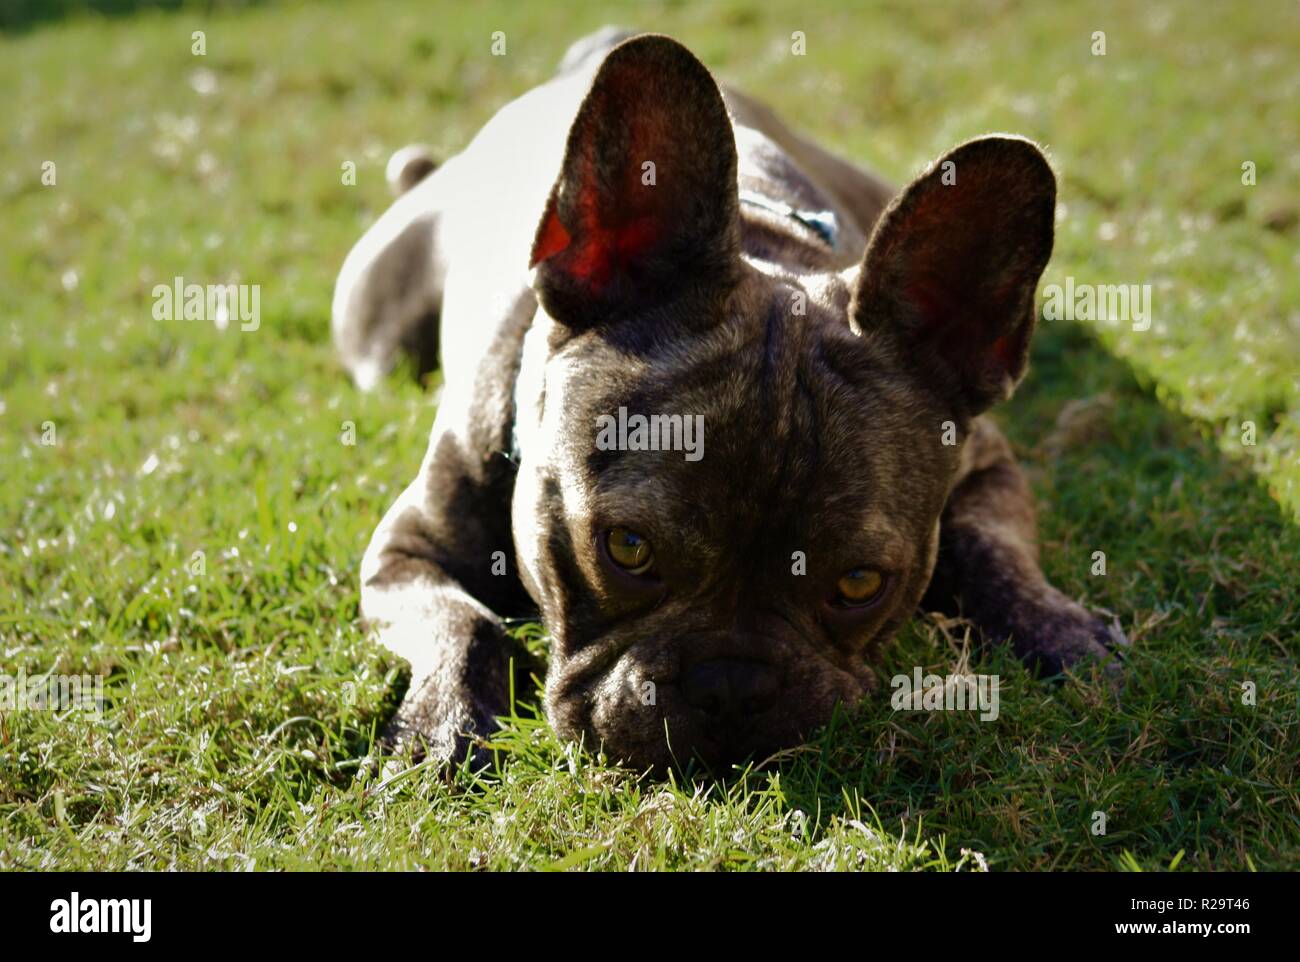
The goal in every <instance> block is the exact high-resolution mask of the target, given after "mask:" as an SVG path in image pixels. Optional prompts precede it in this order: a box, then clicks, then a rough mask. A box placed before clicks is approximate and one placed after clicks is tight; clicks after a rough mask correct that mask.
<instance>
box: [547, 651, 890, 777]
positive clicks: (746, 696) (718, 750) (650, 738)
mask: <svg viewBox="0 0 1300 962" xmlns="http://www.w3.org/2000/svg"><path fill="white" fill-rule="evenodd" d="M692 642H699V639H698V638H693V637H688V638H679V639H674V640H673V641H672V642H671V643H663V642H657V641H648V640H643V641H640V642H637V643H635V644H632V645H631V646H628V647H626V648H625V649H624V650H622V651H621V653H611V651H610V649H609V647H607V646H606V645H604V644H602V643H597V645H596V646H595V647H596V649H597V651H598V654H593V653H592V652H591V650H588V651H587V652H586V653H585V654H584V655H581V656H579V657H577V658H574V659H571V660H569V661H567V662H559V663H553V664H552V665H551V668H550V671H549V672H548V678H547V695H546V709H547V715H548V717H549V718H550V721H551V724H552V726H553V727H554V728H555V730H556V731H557V732H558V733H559V734H560V735H561V737H565V738H569V739H573V740H579V739H580V740H582V741H583V743H584V744H585V745H586V746H587V747H588V748H589V749H592V750H594V751H601V752H603V753H604V754H605V756H606V757H607V758H608V759H609V760H610V761H613V762H618V763H621V764H624V765H626V766H628V767H631V768H634V769H637V770H650V771H652V772H654V773H655V774H657V775H663V774H665V773H666V772H667V771H668V770H670V769H671V770H677V771H684V770H687V769H690V768H692V767H699V766H703V767H705V768H706V769H709V770H712V771H714V772H718V771H719V770H720V769H721V768H725V767H726V766H729V765H732V764H737V763H743V762H746V761H752V762H762V761H764V760H765V759H767V758H768V757H769V756H770V755H772V754H773V753H775V752H778V751H780V750H781V749H785V748H790V747H794V746H796V745H798V744H800V743H801V742H802V741H803V740H804V739H805V738H806V737H807V736H809V735H810V734H812V733H813V732H814V731H815V730H816V729H817V728H819V727H821V726H822V725H824V724H826V722H828V721H829V720H830V718H831V716H832V714H833V712H834V710H835V707H836V706H837V705H841V706H843V707H844V708H845V709H849V710H851V709H853V708H854V707H856V706H857V704H858V703H859V702H860V701H861V700H862V698H863V697H865V696H866V695H868V694H869V693H870V692H871V691H872V690H874V687H875V683H874V676H873V675H872V672H871V670H870V668H869V667H868V666H867V664H866V663H865V661H863V662H862V663H861V664H860V666H856V667H857V668H858V670H856V671H854V670H847V669H846V667H845V666H843V665H840V664H839V663H838V661H834V662H833V661H831V660H830V659H828V658H826V657H824V656H822V655H820V654H810V653H809V652H805V651H796V650H794V649H795V647H799V648H802V646H794V645H792V644H791V643H790V642H789V641H788V640H783V639H775V638H763V639H746V641H745V644H744V645H743V646H738V645H725V646H720V645H717V644H714V645H712V646H708V645H704V646H702V645H700V644H698V643H697V644H692ZM602 649H603V650H602ZM615 650H617V648H616V646H615Z"/></svg>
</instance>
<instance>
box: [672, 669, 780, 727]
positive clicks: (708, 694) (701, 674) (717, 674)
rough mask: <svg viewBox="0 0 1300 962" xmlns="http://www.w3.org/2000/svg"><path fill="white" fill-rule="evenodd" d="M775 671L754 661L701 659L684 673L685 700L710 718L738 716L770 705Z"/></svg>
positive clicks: (775, 687) (773, 690)
mask: <svg viewBox="0 0 1300 962" xmlns="http://www.w3.org/2000/svg"><path fill="white" fill-rule="evenodd" d="M777 687H778V683H777V676H776V672H775V671H773V670H772V669H771V668H768V667H767V666H766V665H762V664H759V663H758V662H756V661H738V660H733V659H726V658H722V659H718V660H716V661H703V662H700V663H699V664H698V665H695V666H694V667H693V668H691V669H690V670H689V671H688V672H687V673H686V684H685V692H686V701H687V702H688V703H689V704H690V705H691V707H693V708H696V709H698V710H699V711H700V712H702V713H704V714H705V715H707V716H709V717H710V718H715V719H716V718H730V719H734V720H737V721H739V720H742V719H744V718H747V717H752V716H754V715H760V714H762V713H763V712H765V711H767V709H769V708H771V707H772V705H773V703H774V702H775V701H776V694H777Z"/></svg>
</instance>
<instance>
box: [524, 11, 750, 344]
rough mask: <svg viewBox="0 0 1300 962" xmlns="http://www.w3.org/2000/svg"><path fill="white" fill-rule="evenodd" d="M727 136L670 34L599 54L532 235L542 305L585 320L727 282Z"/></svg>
mask: <svg viewBox="0 0 1300 962" xmlns="http://www.w3.org/2000/svg"><path fill="white" fill-rule="evenodd" d="M737 206H738V201H737V194H736V141H735V134H734V133H733V132H732V128H731V121H730V119H729V118H728V116H727V109H726V107H725V105H724V104H723V102H722V95H721V94H720V93H719V91H718V87H717V84H716V83H714V81H713V78H712V77H711V76H710V75H709V72H708V70H706V69H705V68H704V65H703V64H701V63H700V62H699V61H698V60H696V59H695V57H694V55H692V54H691V52H690V51H688V50H687V49H686V48H685V47H683V46H682V45H681V44H679V43H677V42H676V41H674V40H670V39H669V38H668V37H663V36H658V35H654V34H643V35H641V36H638V37H634V38H632V39H630V40H627V41H625V42H624V43H622V44H620V45H619V46H617V47H615V48H614V49H613V50H612V51H611V52H610V53H609V55H608V56H607V57H606V58H605V60H604V62H603V64H602V65H601V67H600V69H599V71H598V72H597V73H596V76H595V79H594V80H593V81H592V84H591V89H590V90H589V91H588V93H587V96H586V99H585V100H583V102H582V106H581V107H580V108H579V110H578V114H577V118H576V119H575V120H574V122H573V126H572V128H571V129H570V131H569V140H568V144H567V147H566V148H565V152H564V162H563V166H562V168H561V172H560V177H559V179H558V180H557V181H556V184H555V187H554V188H553V189H552V190H551V196H550V200H549V201H548V202H547V205H546V212H545V214H544V215H543V217H542V221H541V223H540V225H539V226H538V228H537V235H536V238H535V239H534V241H533V251H532V260H531V266H534V267H535V268H536V273H535V274H534V278H533V289H534V290H535V291H536V293H537V295H538V298H539V299H540V300H541V303H542V306H543V307H544V308H545V309H546V312H547V313H548V314H550V315H551V316H552V317H554V318H555V319H557V320H559V321H562V322H564V323H565V324H567V325H569V326H571V327H575V328H584V327H589V326H591V325H592V324H595V323H596V322H597V321H601V320H611V319H615V318H617V317H618V316H619V315H621V314H627V313H630V312H632V311H634V310H638V309H645V308H647V307H650V306H653V304H654V303H662V302H664V301H667V300H670V299H672V298H673V297H674V296H676V295H677V294H679V293H681V292H682V291H683V290H685V289H686V288H688V287H689V286H691V285H697V284H700V283H726V282H727V281H728V280H729V279H730V277H731V276H732V274H733V273H734V271H735V268H736V265H737V262H738V253H737V251H738V244H739V240H738V238H739V218H738V214H737Z"/></svg>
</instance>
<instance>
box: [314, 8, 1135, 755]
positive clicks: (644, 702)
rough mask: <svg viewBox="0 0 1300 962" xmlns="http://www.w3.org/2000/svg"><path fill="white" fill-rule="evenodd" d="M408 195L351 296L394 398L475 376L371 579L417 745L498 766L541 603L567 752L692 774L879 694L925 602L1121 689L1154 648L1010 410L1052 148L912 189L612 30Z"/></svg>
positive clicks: (347, 329) (413, 157)
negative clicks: (1018, 453)
mask: <svg viewBox="0 0 1300 962" xmlns="http://www.w3.org/2000/svg"><path fill="white" fill-rule="evenodd" d="M389 178H390V180H391V182H392V183H393V185H394V187H395V188H396V189H397V190H398V191H399V192H400V197H398V199H397V200H396V201H395V202H394V203H393V205H392V206H391V207H390V208H389V209H388V211H387V212H386V213H384V214H383V215H382V217H380V219H379V220H378V221H377V222H376V223H375V224H374V226H373V227H372V228H371V229H370V230H369V231H368V232H367V233H366V234H365V235H364V236H363V237H362V239H361V240H360V241H359V242H358V243H357V245H356V247H355V248H354V249H353V250H352V251H351V253H349V255H348V256H347V259H346V261H345V263H344V265H343V268H342V270H341V273H340V275H339V279H338V284H337V289H336V293H335V299H334V312H333V333H334V338H335V342H336V345H337V348H338V351H339V354H340V356H341V358H342V360H343V363H344V365H345V366H346V368H347V369H348V371H349V372H350V373H351V375H352V377H353V378H354V380H355V381H356V383H357V384H358V386H360V387H362V388H368V387H371V386H373V385H374V384H375V383H377V382H378V381H379V380H380V379H381V378H382V377H383V376H384V375H385V374H386V373H387V372H388V371H389V370H391V369H392V367H393V366H394V365H395V364H396V363H397V361H398V359H399V358H400V357H401V356H403V355H409V357H410V358H411V359H412V362H413V364H414V366H415V368H416V370H417V371H418V372H419V373H421V374H424V373H427V372H428V371H429V370H431V369H432V368H433V366H434V365H435V364H438V363H440V365H441V369H442V373H443V387H442V395H441V400H440V403H439V405H438V409H437V415H436V419H435V422H434V425H433V429H432V434H431V437H430V440H429V446H428V450H427V453H426V454H425V456H424V460H423V463H422V464H421V466H420V469H419V473H418V474H417V475H416V477H415V479H414V481H412V482H411V484H410V485H409V487H407V488H406V489H405V490H404V491H403V493H402V494H401V495H400V497H398V498H397V500H396V502H395V503H394V504H393V505H392V507H391V508H390V510H389V511H388V512H387V514H386V515H385V516H384V518H383V520H382V521H381V523H380V524H379V526H378V528H377V530H376V531H375V533H374V536H373V539H372V540H371V542H370V545H369V547H368V549H367V550H366V552H365V557H364V559H363V561H362V564H361V582H362V588H361V611H362V615H363V617H364V618H365V619H366V621H367V622H368V623H370V624H372V625H374V626H375V628H376V630H377V633H378V637H379V639H380V640H381V642H382V643H383V644H384V645H385V646H386V647H388V648H389V649H391V650H392V651H393V652H394V653H396V654H397V655H399V656H401V657H402V658H404V659H406V660H407V661H408V662H409V663H410V666H411V672H412V674H411V681H410V686H409V689H408V691H407V693H406V695H405V698H404V700H403V701H402V703H401V705H400V707H399V708H398V709H397V712H396V714H395V715H394V717H393V718H392V720H391V721H390V722H389V724H388V727H387V728H386V730H385V732H384V738H385V741H386V744H387V745H388V746H390V747H392V748H395V749H397V748H403V747H409V748H410V749H411V750H412V751H414V752H416V753H417V754H418V755H421V756H426V757H433V758H439V759H445V760H448V761H452V762H458V761H463V760H464V759H465V758H466V756H467V755H468V756H470V758H471V760H472V761H474V762H475V763H477V764H482V763H485V762H486V760H487V759H486V756H485V753H484V748H483V745H484V739H485V736H487V735H489V734H490V733H491V732H492V731H493V730H494V729H495V728H496V727H497V724H498V722H497V718H498V717H499V716H501V715H505V714H507V713H508V712H509V709H510V697H511V692H512V690H514V691H529V690H531V688H529V687H527V686H528V684H529V682H528V676H529V674H530V673H532V672H538V673H540V672H541V671H542V667H541V666H540V665H537V664H535V663H534V662H533V660H532V659H531V658H530V656H529V654H528V652H527V651H526V650H525V649H524V647H523V646H522V645H521V644H520V643H519V642H518V641H517V640H516V639H515V638H514V636H513V635H512V634H511V633H510V632H509V631H508V630H507V619H509V618H536V617H537V616H539V615H540V618H541V620H542V622H543V623H544V625H545V628H546V630H547V634H548V636H549V647H548V658H549V665H548V666H546V668H545V697H544V707H545V711H546V715H547V718H548V719H549V721H550V723H551V725H552V726H553V728H554V729H555V731H556V732H557V733H558V734H559V735H561V736H562V737H564V738H567V739H573V740H581V741H583V742H584V743H585V744H586V745H587V746H588V747H590V748H592V749H599V750H603V751H604V752H605V753H606V756H607V757H608V758H609V759H611V760H614V761H618V762H620V763H623V764H626V765H629V766H633V767H635V768H637V769H640V770H646V771H654V772H658V773H663V772H666V771H667V770H669V769H670V768H678V769H680V768H681V767H682V766H684V765H686V764H687V763H688V762H698V763H702V764H703V765H705V766H709V767H712V766H717V765H725V764H728V763H734V762H736V761H739V760H743V759H746V758H752V759H759V760H761V759H762V758H764V757H765V756H766V755H767V754H768V753H771V752H774V751H777V750H779V749H781V748H783V747H788V746H792V745H796V744H798V743H800V741H801V740H803V739H806V738H807V737H808V735H809V733H811V732H812V731H813V730H815V729H816V728H818V727H819V726H821V725H823V724H825V723H826V722H827V721H828V720H829V719H830V717H831V715H832V712H833V710H834V709H835V707H836V706H837V705H840V706H844V707H845V708H846V709H848V710H852V709H853V708H854V706H856V705H860V704H861V703H862V702H863V700H864V699H867V698H869V697H870V696H872V694H873V693H874V692H876V691H877V690H878V683H877V681H876V678H875V675H874V673H873V667H872V666H873V664H876V663H878V654H879V652H880V651H881V648H882V646H883V645H884V644H885V643H886V642H887V641H888V640H889V639H890V638H891V636H892V635H893V634H894V633H895V632H896V630H897V629H898V628H899V626H900V625H901V624H902V623H903V622H905V621H906V620H907V619H908V618H909V617H911V616H912V614H913V613H914V612H916V611H917V609H918V606H921V607H923V608H924V609H925V610H946V611H955V612H959V613H960V614H961V615H962V616H964V617H965V618H967V619H969V620H970V621H971V622H973V624H974V625H975V626H977V627H978V629H979V631H980V633H981V635H982V637H983V638H984V639H986V640H987V641H988V642H990V643H1007V644H1010V645H1011V646H1012V648H1013V649H1014V651H1015V653H1016V654H1017V655H1018V656H1019V657H1020V658H1022V659H1024V660H1025V661H1026V662H1028V663H1029V664H1031V665H1032V666H1033V667H1034V668H1036V669H1037V670H1039V671H1040V672H1042V673H1047V674H1055V673H1059V672H1061V671H1062V670H1064V669H1066V668H1068V667H1069V666H1072V665H1075V664H1077V663H1079V662H1081V661H1083V660H1085V659H1096V660H1098V661H1100V662H1102V663H1103V666H1104V670H1105V671H1106V672H1111V673H1113V672H1115V671H1117V668H1118V660H1117V658H1116V655H1117V653H1118V650H1119V649H1120V648H1121V647H1122V646H1123V645H1125V644H1127V642H1126V639H1124V637H1123V635H1122V633H1121V632H1120V631H1119V630H1118V627H1117V626H1112V625H1110V624H1108V623H1107V622H1106V621H1104V620H1103V619H1101V618H1099V617H1098V616H1096V615H1094V614H1092V613H1090V612H1089V611H1087V610H1086V609H1085V608H1083V607H1082V606H1081V605H1079V604H1078V603H1076V602H1075V601H1073V600H1071V599H1070V598H1068V597H1066V596H1064V595H1063V594H1062V593H1061V592H1060V591H1058V590H1057V589H1055V588H1053V587H1052V586H1051V585H1049V584H1048V583H1047V581H1046V580H1045V578H1044V576H1043V574H1042V572H1041V571H1040V570H1039V567H1038V563H1037V558H1036V547H1035V534H1034V526H1035V522H1034V506H1033V502H1032V497H1031V494H1030V491H1029V488H1028V485H1027V484H1026V481H1025V479H1024V477H1023V475H1022V474H1021V471H1020V469H1019V468H1018V467H1017V464H1016V461H1015V458H1014V456H1013V453H1012V451H1011V449H1010V447H1009V445H1008V443H1007V441H1006V440H1005V439H1004V438H1003V436H1002V435H1001V434H1000V433H999V432H998V430H997V428H996V427H995V426H994V425H993V424H992V423H991V422H990V421H989V420H987V419H986V418H985V417H983V416H982V415H983V412H985V411H986V410H987V409H988V408H989V407H991V406H992V405H994V404H996V403H997V402H999V401H1002V400H1004V399H1005V398H1007V397H1008V396H1009V395H1010V394H1011V391H1012V389H1013V387H1014V386H1015V385H1016V383H1017V382H1018V381H1019V380H1020V379H1021V377H1022V376H1023V374H1024V372H1025V368H1026V364H1027V359H1028V354H1029V344H1030V337H1031V335H1032V333H1033V330H1034V326H1035V322H1036V314H1037V312H1036V289H1037V284H1038V280H1039V277H1040V275H1041V274H1042V272H1043V269H1044V267H1045V266H1046V264H1047V262H1048V258H1049V256H1050V254H1051V249H1052V241H1053V221H1054V217H1055V208H1056V203H1055V198H1056V181H1055V177H1054V174H1053V172H1052V168H1051V166H1050V165H1049V163H1048V161H1047V160H1046V159H1045V157H1044V155H1043V153H1042V152H1041V151H1040V150H1039V148H1038V147H1036V146H1035V145H1034V144H1033V143H1032V142H1030V141H1028V140H1025V139H1023V138H1019V137H1014V136H1002V135H990V136H984V137H980V138H977V139H975V140H971V141H969V142H967V143H964V144H961V145H960V146H958V147H956V148H955V149H953V150H952V151H951V152H949V153H948V154H946V155H945V156H943V157H941V158H940V159H939V160H937V161H935V162H934V163H933V164H932V165H931V166H930V167H929V168H928V169H927V170H926V171H925V172H924V173H922V174H921V175H920V176H919V177H917V178H916V179H915V180H914V181H913V182H912V183H911V184H909V185H908V186H907V187H906V188H905V189H903V190H902V191H901V192H897V193H896V192H895V191H894V190H893V189H892V188H891V187H890V186H889V185H888V184H886V183H885V182H884V181H883V180H881V179H879V178H877V177H875V176H873V175H871V174H869V173H867V172H865V171H862V170H860V169H858V168H857V167H856V166H854V165H852V164H850V163H848V162H846V161H844V160H842V159H840V158H838V157H836V156H835V155H833V154H832V153H830V152H828V151H826V150H823V149H821V148H820V147H818V146H816V145H815V144H813V143H812V142H811V141H809V140H808V139H806V138H805V137H803V136H801V135H800V134H798V133H796V132H794V131H793V130H791V129H790V128H789V127H787V126H786V125H785V124H784V123H782V121H781V120H780V119H779V118H777V117H776V116H775V115H774V114H773V112H772V111H771V110H769V109H768V108H766V107H764V106H763V105H762V104H760V103H758V102H756V101H754V100H752V99H750V98H749V97H746V96H745V95H743V94H741V93H739V92H736V91H734V90H728V89H725V88H720V87H719V85H718V84H717V83H716V82H715V80H714V78H713V77H712V76H711V75H710V73H709V71H708V70H707V69H706V68H705V67H704V66H703V65H702V64H701V63H700V61H699V60H697V59H696V58H695V56H694V55H692V54H691V53H690V52H689V51H688V50H687V49H686V48H685V47H684V46H682V45H681V44H679V43H677V42H676V41H674V40H672V39H670V38H668V37H665V36H661V35H655V34H628V33H625V32H620V31H615V30H612V29H606V30H604V31H601V32H600V33H598V34H596V35H594V36H592V37H587V38H585V39H583V40H581V41H579V42H578V43H577V44H575V45H574V46H573V47H572V48H571V49H570V50H569V52H568V53H567V54H566V56H565V57H564V59H563V61H562V63H561V65H560V69H559V71H558V73H557V75H556V76H555V77H554V78H553V79H552V80H550V81H548V82H546V83H544V84H542V85H541V86H540V87H537V88H535V89H533V90H531V91H529V92H528V93H526V94H524V95H523V96H522V97H520V98H519V99H518V100H515V101H514V102H512V103H510V104H508V105H507V106H505V107H504V108H503V109H502V110H501V111H500V112H499V113H497V114H496V116H494V117H493V118H492V119H491V120H490V121H489V122H488V123H487V125H486V126H485V127H484V128H483V129H482V130H481V132H479V134H478V135H477V136H476V137H475V138H474V140H473V141H472V142H471V143H470V145H469V146H468V147H467V148H466V149H465V150H464V152H462V153H461V154H459V155H458V156H455V157H453V158H451V159H450V160H447V161H446V162H445V163H443V164H441V165H438V164H436V163H435V162H434V161H433V159H432V158H431V157H430V155H429V153H428V152H427V151H426V150H424V149H421V148H418V147H416V148H406V149H404V150H402V151H399V152H398V154H397V155H395V156H394V158H393V161H392V163H391V164H390V167H389ZM638 419H639V420H638ZM616 424H617V430H614V426H615V425H616ZM647 424H649V425H650V429H649V430H648V431H647V429H646V425H647ZM682 425H684V426H685V427H686V428H687V429H689V428H692V427H695V426H696V425H698V428H699V430H698V432H696V436H695V439H694V442H693V443H694V445H695V448H696V449H697V450H695V451H694V453H695V454H696V455H698V456H692V451H691V450H685V451H684V450H681V448H682V446H683V443H684V442H683V438H684V435H685V433H686V431H685V430H683V428H682V427H680V426H682ZM629 426H630V430H629ZM647 435H653V436H652V437H649V438H647ZM602 440H603V441H604V442H605V443H601V442H602ZM688 440H689V439H688ZM660 441H662V442H663V443H658V442H660Z"/></svg>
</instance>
